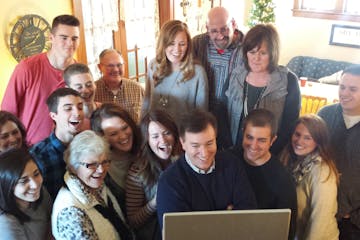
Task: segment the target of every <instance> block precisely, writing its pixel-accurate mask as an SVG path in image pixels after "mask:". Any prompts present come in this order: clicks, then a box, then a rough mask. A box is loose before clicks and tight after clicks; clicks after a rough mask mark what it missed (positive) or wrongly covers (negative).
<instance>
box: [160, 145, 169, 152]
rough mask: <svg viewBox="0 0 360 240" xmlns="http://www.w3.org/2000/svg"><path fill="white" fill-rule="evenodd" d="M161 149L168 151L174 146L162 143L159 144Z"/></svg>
mask: <svg viewBox="0 0 360 240" xmlns="http://www.w3.org/2000/svg"><path fill="white" fill-rule="evenodd" d="M159 150H160V151H162V152H168V151H171V150H172V146H171V145H162V146H159Z"/></svg>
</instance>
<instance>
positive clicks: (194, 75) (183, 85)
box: [142, 20, 208, 122]
mask: <svg viewBox="0 0 360 240" xmlns="http://www.w3.org/2000/svg"><path fill="white" fill-rule="evenodd" d="M191 44H192V43H191V37H190V33H189V30H188V28H187V25H186V24H185V23H183V22H181V21H179V20H171V21H168V22H166V23H165V24H164V26H163V27H162V28H161V31H160V36H159V39H158V42H157V47H156V57H155V59H154V60H152V61H151V62H150V64H149V69H148V76H147V80H146V89H145V99H144V103H143V111H142V113H143V115H145V113H146V112H148V111H150V110H154V109H162V110H165V111H166V112H167V113H168V114H170V116H171V117H172V118H173V119H174V120H175V121H176V122H177V121H178V117H177V116H178V114H179V113H184V112H189V111H190V110H192V109H194V108H201V109H203V110H207V109H208V82H207V77H206V73H205V71H204V68H203V67H202V66H200V65H199V64H195V63H194V61H193V57H192V49H191V48H192V45H191Z"/></svg>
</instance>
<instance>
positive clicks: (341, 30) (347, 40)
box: [329, 24, 360, 48]
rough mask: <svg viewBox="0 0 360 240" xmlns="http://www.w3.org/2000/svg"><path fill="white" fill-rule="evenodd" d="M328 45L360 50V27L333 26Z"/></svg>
mask: <svg viewBox="0 0 360 240" xmlns="http://www.w3.org/2000/svg"><path fill="white" fill-rule="evenodd" d="M329 44H330V45H336V46H343V47H352V48H360V26H349V25H338V24H333V25H332V27H331V34H330V41H329Z"/></svg>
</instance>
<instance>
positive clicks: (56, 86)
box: [0, 7, 360, 239]
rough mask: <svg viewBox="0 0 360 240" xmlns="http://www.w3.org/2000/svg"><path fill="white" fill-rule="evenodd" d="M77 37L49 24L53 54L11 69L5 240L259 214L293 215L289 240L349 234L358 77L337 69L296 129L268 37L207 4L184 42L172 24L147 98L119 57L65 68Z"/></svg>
mask: <svg viewBox="0 0 360 240" xmlns="http://www.w3.org/2000/svg"><path fill="white" fill-rule="evenodd" d="M79 25H80V23H79V21H78V19H76V18H75V17H74V16H71V15H60V16H58V17H56V18H55V19H54V21H53V24H52V30H51V34H50V40H51V42H52V47H51V49H50V50H49V51H48V52H46V53H41V54H38V55H35V56H32V57H29V58H27V59H25V60H23V61H21V62H20V63H19V64H18V65H17V66H16V68H15V70H14V73H13V75H12V76H11V79H10V81H9V84H8V87H7V90H6V93H5V96H4V98H3V101H2V106H1V107H2V111H0V187H1V189H0V229H1V230H2V233H3V234H5V236H7V238H8V239H49V238H51V236H53V237H55V238H56V239H82V238H86V239H161V230H162V226H163V215H164V213H167V212H181V211H203V210H232V209H258V208H260V209H277V208H278V209H281V208H288V209H291V221H290V230H289V239H294V238H295V239H338V238H339V237H340V239H357V238H358V237H359V236H360V221H359V213H358V212H359V209H360V206H359V205H358V202H359V201H358V199H359V196H360V195H359V194H358V193H359V192H360V191H357V190H358V188H359V187H360V185H359V181H357V179H358V177H357V175H358V174H357V172H356V171H357V169H358V168H359V164H358V161H357V159H358V157H359V156H360V153H359V149H360V148H357V145H358V143H359V140H358V138H357V136H358V135H357V133H358V131H359V130H358V128H359V122H360V66H359V65H354V66H351V67H349V68H348V69H345V70H344V71H343V74H342V77H341V80H340V84H339V86H340V87H339V99H340V102H339V103H337V104H334V105H331V106H326V107H324V108H323V109H321V110H320V112H319V114H318V115H319V116H317V115H305V116H301V117H299V110H300V90H299V86H298V82H297V76H295V75H294V74H293V73H292V72H291V71H289V69H287V68H286V67H283V66H279V64H278V61H279V55H280V53H279V49H280V41H279V36H278V33H277V31H276V29H275V28H274V27H273V26H272V25H267V24H259V25H256V26H255V27H253V28H251V29H250V30H249V31H248V32H247V33H246V35H244V34H243V33H242V32H241V31H240V30H238V29H237V25H236V23H235V21H234V19H233V18H232V17H231V16H230V15H229V13H228V11H227V10H226V9H225V8H223V7H214V8H212V9H211V10H210V11H209V13H208V19H207V22H206V28H207V33H204V34H201V35H198V36H195V37H194V38H192V39H191V36H190V33H189V31H188V28H187V26H186V24H185V23H183V22H181V21H178V20H171V21H168V22H167V23H165V24H164V25H163V26H162V28H161V31H160V34H159V37H158V41H157V46H156V57H155V59H154V60H152V61H151V62H150V64H149V68H148V76H147V79H146V86H145V90H143V89H142V87H141V86H140V85H139V84H138V83H136V82H134V81H131V80H127V79H125V78H123V74H124V67H125V65H124V59H123V57H122V55H121V53H120V52H119V51H117V50H115V49H105V50H104V51H102V52H101V54H100V56H99V64H98V67H99V69H100V71H101V73H102V76H101V78H100V79H99V80H97V81H94V79H93V76H92V74H91V72H90V70H89V68H88V67H87V66H86V65H85V64H82V63H76V61H75V60H74V59H73V55H74V53H75V51H76V49H77V47H78V45H79V44H78V42H79V32H80V30H79ZM47 110H48V111H47ZM344 144H345V145H344ZM14 163H16V164H14ZM339 230H340V234H339Z"/></svg>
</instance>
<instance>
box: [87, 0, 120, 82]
mask: <svg viewBox="0 0 360 240" xmlns="http://www.w3.org/2000/svg"><path fill="white" fill-rule="evenodd" d="M82 10H83V20H84V23H83V24H84V29H85V44H86V55H87V61H88V66H89V68H90V70H91V72H92V73H93V75H94V79H95V80H97V79H98V78H99V77H100V71H99V70H98V68H97V64H98V57H99V54H100V53H101V51H102V50H104V49H106V48H112V47H113V34H112V32H113V31H117V30H118V21H119V12H118V0H101V1H99V0H83V1H82Z"/></svg>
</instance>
